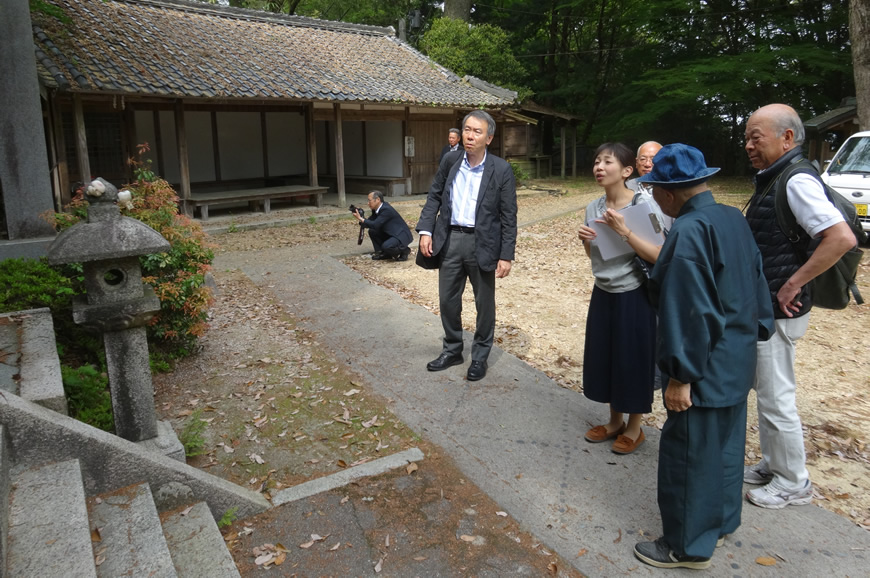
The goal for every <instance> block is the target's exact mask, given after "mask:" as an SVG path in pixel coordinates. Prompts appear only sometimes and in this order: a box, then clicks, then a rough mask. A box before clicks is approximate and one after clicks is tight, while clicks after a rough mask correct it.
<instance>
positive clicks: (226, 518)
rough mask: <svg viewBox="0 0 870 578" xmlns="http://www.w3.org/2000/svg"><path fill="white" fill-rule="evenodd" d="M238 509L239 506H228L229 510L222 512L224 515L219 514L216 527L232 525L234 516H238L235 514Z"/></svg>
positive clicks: (234, 519)
mask: <svg viewBox="0 0 870 578" xmlns="http://www.w3.org/2000/svg"><path fill="white" fill-rule="evenodd" d="M238 510H239V508H238V507H235V508H230V509H229V510H227V511H226V512H224V515H223V516H221V519H220V520H218V523H217V525H218V528H226V527H227V526H230V525H232V523H233V522H235V521H236V518H237V517H238V516H236V512H237V511H238Z"/></svg>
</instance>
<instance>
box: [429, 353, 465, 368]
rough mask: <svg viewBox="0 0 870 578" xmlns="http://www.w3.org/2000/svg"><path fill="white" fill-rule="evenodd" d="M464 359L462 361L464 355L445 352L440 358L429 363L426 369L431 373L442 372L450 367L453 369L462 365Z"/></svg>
mask: <svg viewBox="0 0 870 578" xmlns="http://www.w3.org/2000/svg"><path fill="white" fill-rule="evenodd" d="M463 361H465V360H464V359H462V354H461V353H460V354H456V355H453V354H451V353H447V352H444V353H442V354H441V355H439V356H438V359H433V360H432V361H430V362H429V363H427V364H426V369H428V370H429V371H442V370H444V369H447V368H448V367H453V366H454V365H460V364H461V363H462V362H463Z"/></svg>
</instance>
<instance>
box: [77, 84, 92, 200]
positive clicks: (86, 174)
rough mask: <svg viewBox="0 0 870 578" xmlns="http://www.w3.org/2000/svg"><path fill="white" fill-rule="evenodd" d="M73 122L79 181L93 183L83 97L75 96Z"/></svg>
mask: <svg viewBox="0 0 870 578" xmlns="http://www.w3.org/2000/svg"><path fill="white" fill-rule="evenodd" d="M73 122H74V125H75V133H76V157H78V168H79V179H80V180H81V181H82V182H83V183H85V184H87V183H90V182H91V163H90V160H89V159H88V136H87V133H86V132H85V113H84V110H83V109H82V97H81V95H79V94H75V95H73Z"/></svg>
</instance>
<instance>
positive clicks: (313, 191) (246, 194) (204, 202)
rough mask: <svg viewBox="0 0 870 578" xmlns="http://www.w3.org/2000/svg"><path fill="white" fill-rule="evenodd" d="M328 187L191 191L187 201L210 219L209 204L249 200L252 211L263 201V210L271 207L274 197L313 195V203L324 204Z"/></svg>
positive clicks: (205, 218) (289, 186) (297, 186)
mask: <svg viewBox="0 0 870 578" xmlns="http://www.w3.org/2000/svg"><path fill="white" fill-rule="evenodd" d="M326 192H327V188H326V187H310V186H306V185H282V186H278V187H263V188H259V189H240V190H237V191H217V192H213V193H191V195H190V199H188V200H187V201H186V202H187V204H188V206H190V207H191V208H192V209H193V210H196V208H197V207H199V213H200V218H201V220H203V221H208V207H209V205H217V204H220V203H233V202H247V203H248V207H250V209H251V210H252V211H256V210H257V209H258V208H259V204H260V203H261V202H262V203H263V212H264V213H268V212H269V211H270V209H271V202H272V199H292V198H294V197H311V201H312V203H311V204H312V205H314V206H315V207H322V206H323V194H324V193H326Z"/></svg>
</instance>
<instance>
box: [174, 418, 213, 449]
mask: <svg viewBox="0 0 870 578" xmlns="http://www.w3.org/2000/svg"><path fill="white" fill-rule="evenodd" d="M201 417H202V410H201V409H198V410H196V411H194V412H193V413H192V414H190V418H189V419H188V420H187V422H186V423H185V424H184V428H182V430H181V434H180V435H179V436H178V439H179V440H180V441H181V445H183V446H184V455H186V456H187V457H189V458H192V457H194V456H199V455H202V454H204V453H205V438H204V437H203V436H202V432H204V431H205V428H206V425H208V424H206V423H205V422H204V421H202V419H200V418H201Z"/></svg>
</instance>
